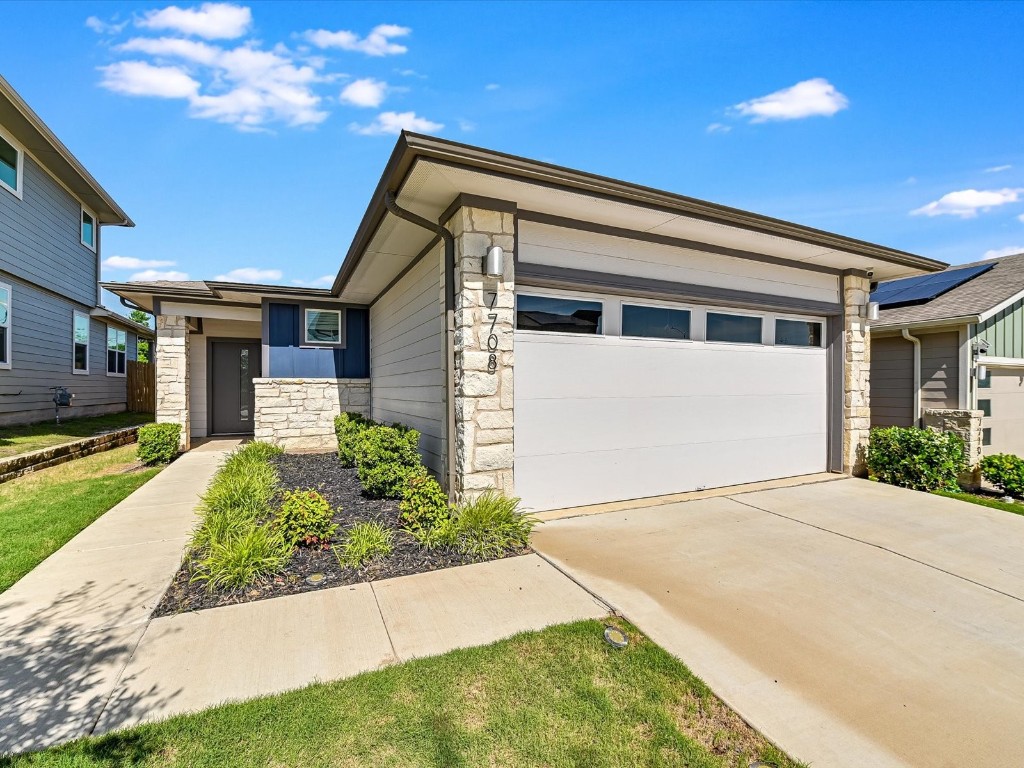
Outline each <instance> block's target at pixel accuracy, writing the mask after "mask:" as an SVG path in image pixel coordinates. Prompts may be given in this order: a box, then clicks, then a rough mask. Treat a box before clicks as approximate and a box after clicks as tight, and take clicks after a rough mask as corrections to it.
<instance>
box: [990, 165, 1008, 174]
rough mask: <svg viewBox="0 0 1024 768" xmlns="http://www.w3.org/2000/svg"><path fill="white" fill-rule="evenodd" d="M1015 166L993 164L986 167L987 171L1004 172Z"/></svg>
mask: <svg viewBox="0 0 1024 768" xmlns="http://www.w3.org/2000/svg"><path fill="white" fill-rule="evenodd" d="M1011 168H1013V166H1012V165H993V166H992V167H991V168H986V169H985V173H1002V172H1003V171H1008V170H1010V169H1011Z"/></svg>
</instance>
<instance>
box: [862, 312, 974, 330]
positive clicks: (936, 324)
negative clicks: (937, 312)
mask: <svg viewBox="0 0 1024 768" xmlns="http://www.w3.org/2000/svg"><path fill="white" fill-rule="evenodd" d="M978 322H981V317H980V316H979V315H960V316H958V317H940V318H937V319H934V320H911V321H905V322H899V323H889V322H882V321H879V322H874V323H871V330H872V331H873V332H874V331H901V330H903V329H904V328H906V329H907V330H913V329H915V328H942V327H945V326H957V327H959V326H962V325H971V324H973V323H978Z"/></svg>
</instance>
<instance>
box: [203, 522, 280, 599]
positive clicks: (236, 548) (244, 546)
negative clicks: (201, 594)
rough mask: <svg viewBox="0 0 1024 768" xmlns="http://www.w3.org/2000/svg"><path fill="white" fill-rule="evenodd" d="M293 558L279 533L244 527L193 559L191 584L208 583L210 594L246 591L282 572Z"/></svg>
mask: <svg viewBox="0 0 1024 768" xmlns="http://www.w3.org/2000/svg"><path fill="white" fill-rule="evenodd" d="M290 556H291V547H289V546H288V544H287V543H286V542H285V540H284V538H283V537H282V536H281V534H280V532H279V531H276V530H274V529H272V528H271V527H269V526H263V525H253V526H247V527H241V528H239V529H238V530H236V531H234V532H232V533H230V534H229V535H227V536H225V538H223V539H221V540H219V541H213V542H211V543H210V546H209V547H207V548H206V549H205V550H204V553H203V554H202V556H200V557H198V558H194V559H193V573H192V581H205V582H206V584H207V587H208V588H209V589H210V591H215V590H236V589H243V588H245V587H249V586H252V585H253V584H258V583H260V582H262V581H263V580H265V579H266V578H267V577H269V576H271V575H273V574H275V573H277V572H278V571H280V570H281V569H282V568H284V566H285V565H286V564H287V562H288V558H289V557H290Z"/></svg>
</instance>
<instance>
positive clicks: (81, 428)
mask: <svg viewBox="0 0 1024 768" xmlns="http://www.w3.org/2000/svg"><path fill="white" fill-rule="evenodd" d="M152 420H153V414H151V413H127V412H125V413H112V414H110V415H108V416H91V417H89V418H85V419H71V420H70V421H63V420H62V421H61V423H60V424H57V423H56V422H55V421H53V420H52V419H51V420H50V421H46V422H43V423H42V424H26V425H24V426H14V427H0V459H4V458H7V457H8V456H16V455H17V454H19V453H28V452H29V451H38V450H39V449H40V448H49V447H50V446H52V445H60V444H61V443H70V442H73V441H75V440H79V439H81V438H83V437H92V436H93V435H96V434H99V433H100V432H109V431H110V430H112V429H120V428H121V427H134V426H135V425H136V424H145V423H146V422H149V421H152Z"/></svg>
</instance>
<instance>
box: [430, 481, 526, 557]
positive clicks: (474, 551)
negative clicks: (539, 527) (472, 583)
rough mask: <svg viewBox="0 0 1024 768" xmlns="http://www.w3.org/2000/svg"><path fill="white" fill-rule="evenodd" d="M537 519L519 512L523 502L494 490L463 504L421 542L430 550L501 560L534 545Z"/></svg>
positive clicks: (431, 530)
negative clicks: (532, 538) (446, 549)
mask: <svg viewBox="0 0 1024 768" xmlns="http://www.w3.org/2000/svg"><path fill="white" fill-rule="evenodd" d="M536 524H537V519H536V518H535V517H531V516H530V515H524V514H523V513H521V512H520V511H519V499H517V498H512V497H509V496H505V495H504V494H502V493H500V492H499V491H496V490H494V489H491V490H487V491H484V493H482V494H481V495H480V496H478V497H477V498H476V499H475V500H473V501H468V502H463V503H462V504H459V505H458V506H457V507H456V509H455V512H454V513H453V515H452V516H451V517H450V518H447V519H443V520H441V521H440V522H438V523H437V524H436V525H435V526H434V527H433V528H432V529H430V530H429V531H427V532H426V533H425V534H424V535H421V536H417V540H418V541H419V542H420V543H421V544H423V545H424V546H425V547H427V548H431V547H435V546H440V545H444V546H450V547H454V548H455V549H457V550H459V551H460V552H462V553H463V554H466V555H470V556H471V557H474V558H476V559H478V560H487V559H489V558H493V557H501V556H502V555H505V554H507V553H508V552H511V551H514V550H518V549H522V548H524V547H526V546H528V545H529V543H530V533H531V531H533V527H534V526H535V525H536Z"/></svg>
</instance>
